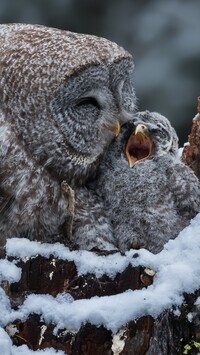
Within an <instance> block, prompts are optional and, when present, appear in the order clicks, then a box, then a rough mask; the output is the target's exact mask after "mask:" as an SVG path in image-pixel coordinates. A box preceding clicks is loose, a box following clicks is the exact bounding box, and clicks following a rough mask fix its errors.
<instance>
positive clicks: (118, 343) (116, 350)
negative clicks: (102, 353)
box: [111, 329, 126, 355]
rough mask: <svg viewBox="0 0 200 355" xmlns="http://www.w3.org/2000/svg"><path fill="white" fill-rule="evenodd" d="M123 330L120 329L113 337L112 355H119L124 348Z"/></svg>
mask: <svg viewBox="0 0 200 355" xmlns="http://www.w3.org/2000/svg"><path fill="white" fill-rule="evenodd" d="M125 331H126V330H125V329H121V330H120V331H119V332H118V333H116V334H114V335H113V341H112V348H111V350H112V351H113V355H120V354H121V352H122V350H123V349H124V347H125V338H126V337H125V336H124V333H125Z"/></svg>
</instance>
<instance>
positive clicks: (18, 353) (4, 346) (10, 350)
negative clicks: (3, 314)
mask: <svg viewBox="0 0 200 355" xmlns="http://www.w3.org/2000/svg"><path fill="white" fill-rule="evenodd" d="M0 354H1V355H66V354H65V353H64V352H63V351H61V350H59V351H56V350H55V349H53V348H49V349H45V350H37V351H33V350H30V349H29V348H28V347H27V346H26V345H22V346H19V347H17V346H13V345H12V341H11V339H10V337H9V335H8V334H7V333H6V331H5V330H4V329H2V328H0Z"/></svg>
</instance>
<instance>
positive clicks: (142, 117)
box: [91, 111, 200, 253]
mask: <svg viewBox="0 0 200 355" xmlns="http://www.w3.org/2000/svg"><path fill="white" fill-rule="evenodd" d="M177 152H178V138H177V135H176V132H175V130H174V129H173V128H172V126H171V124H170V122H169V121H168V119H166V118H165V117H163V116H161V115H160V114H158V113H155V112H154V113H151V112H148V111H145V112H141V113H138V114H137V115H136V116H135V118H134V119H133V121H131V122H128V123H127V124H125V125H124V126H123V127H122V131H121V134H120V136H119V137H118V138H117V139H116V140H115V141H114V142H113V143H112V145H111V146H110V148H109V150H108V152H107V154H106V156H105V159H104V161H103V162H102V163H101V165H100V168H99V173H98V178H97V179H96V180H95V181H94V182H92V184H91V188H92V187H94V189H95V191H96V192H98V194H99V196H100V197H101V198H103V200H104V204H105V208H106V209H107V218H108V219H110V220H111V221H112V227H113V233H114V238H113V237H112V238H111V239H110V241H111V242H112V243H114V244H115V246H117V247H118V248H119V249H120V250H121V251H122V252H125V251H126V250H128V249H130V248H131V247H133V248H140V247H144V248H146V249H148V250H150V251H152V252H155V253H157V252H159V251H160V250H161V249H162V247H163V245H164V244H165V243H166V242H167V241H168V240H169V239H171V238H172V239H173V238H175V237H176V236H177V235H178V233H179V232H180V231H181V230H182V229H183V228H184V227H186V226H187V225H188V224H189V222H190V219H191V218H193V217H194V216H195V215H196V214H197V213H198V212H199V211H200V183H199V180H198V178H197V177H196V176H195V174H194V173H193V171H192V170H191V169H190V168H189V167H188V166H186V165H184V164H183V163H182V162H181V161H180V160H179V159H178V157H177ZM105 213H106V212H105Z"/></svg>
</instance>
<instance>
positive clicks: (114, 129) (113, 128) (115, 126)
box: [104, 120, 121, 137]
mask: <svg viewBox="0 0 200 355" xmlns="http://www.w3.org/2000/svg"><path fill="white" fill-rule="evenodd" d="M104 127H105V128H106V129H108V130H109V131H111V132H113V133H115V135H116V137H117V136H118V135H119V133H120V129H121V126H120V123H119V121H118V120H117V121H116V122H115V123H114V124H113V125H111V124H105V125H104Z"/></svg>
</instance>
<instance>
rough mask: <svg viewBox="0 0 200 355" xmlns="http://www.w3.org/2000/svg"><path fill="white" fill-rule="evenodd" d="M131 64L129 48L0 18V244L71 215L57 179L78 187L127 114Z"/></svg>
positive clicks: (49, 235)
mask: <svg viewBox="0 0 200 355" xmlns="http://www.w3.org/2000/svg"><path fill="white" fill-rule="evenodd" d="M132 71H133V60H132V57H131V55H130V54H129V53H128V52H126V51H125V50H124V49H123V48H121V47H119V46H118V45H117V44H115V43H112V42H110V41H108V40H106V39H103V38H98V37H95V36H90V35H83V34H75V33H71V32H68V31H61V30H57V29H52V28H47V27H44V26H36V25H23V24H13V25H12V24H11V25H0V166H1V169H0V192H1V191H2V194H1V196H0V214H1V215H0V235H1V240H0V244H1V245H3V244H4V242H5V238H6V237H12V236H21V235H23V236H28V237H30V238H33V239H34V238H39V235H41V236H43V237H42V238H43V240H47V239H48V240H49V241H51V240H53V238H54V236H57V235H59V234H60V230H62V228H63V225H66V218H67V219H68V215H69V213H68V212H69V211H68V210H69V206H68V204H69V201H68V198H67V197H66V194H65V193H63V191H62V188H61V183H62V181H63V180H64V181H66V183H67V184H69V185H70V186H71V187H72V188H73V189H76V188H77V187H79V186H84V185H85V183H86V181H87V179H88V178H90V177H91V176H93V175H94V174H95V172H96V169H97V166H98V164H99V163H100V161H101V159H102V156H103V154H104V153H105V151H106V149H107V148H108V146H109V145H110V143H111V141H112V140H113V138H114V137H115V133H114V130H115V127H116V123H117V121H118V122H119V123H120V124H121V125H122V124H123V123H125V122H126V121H128V120H129V119H130V117H131V115H132V114H133V111H134V108H135V94H134V90H133V86H132V83H131V80H132ZM1 206H2V207H1ZM70 218H71V217H70ZM70 218H69V219H70ZM62 238H63V239H65V238H66V235H65V233H63V234H62Z"/></svg>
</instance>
